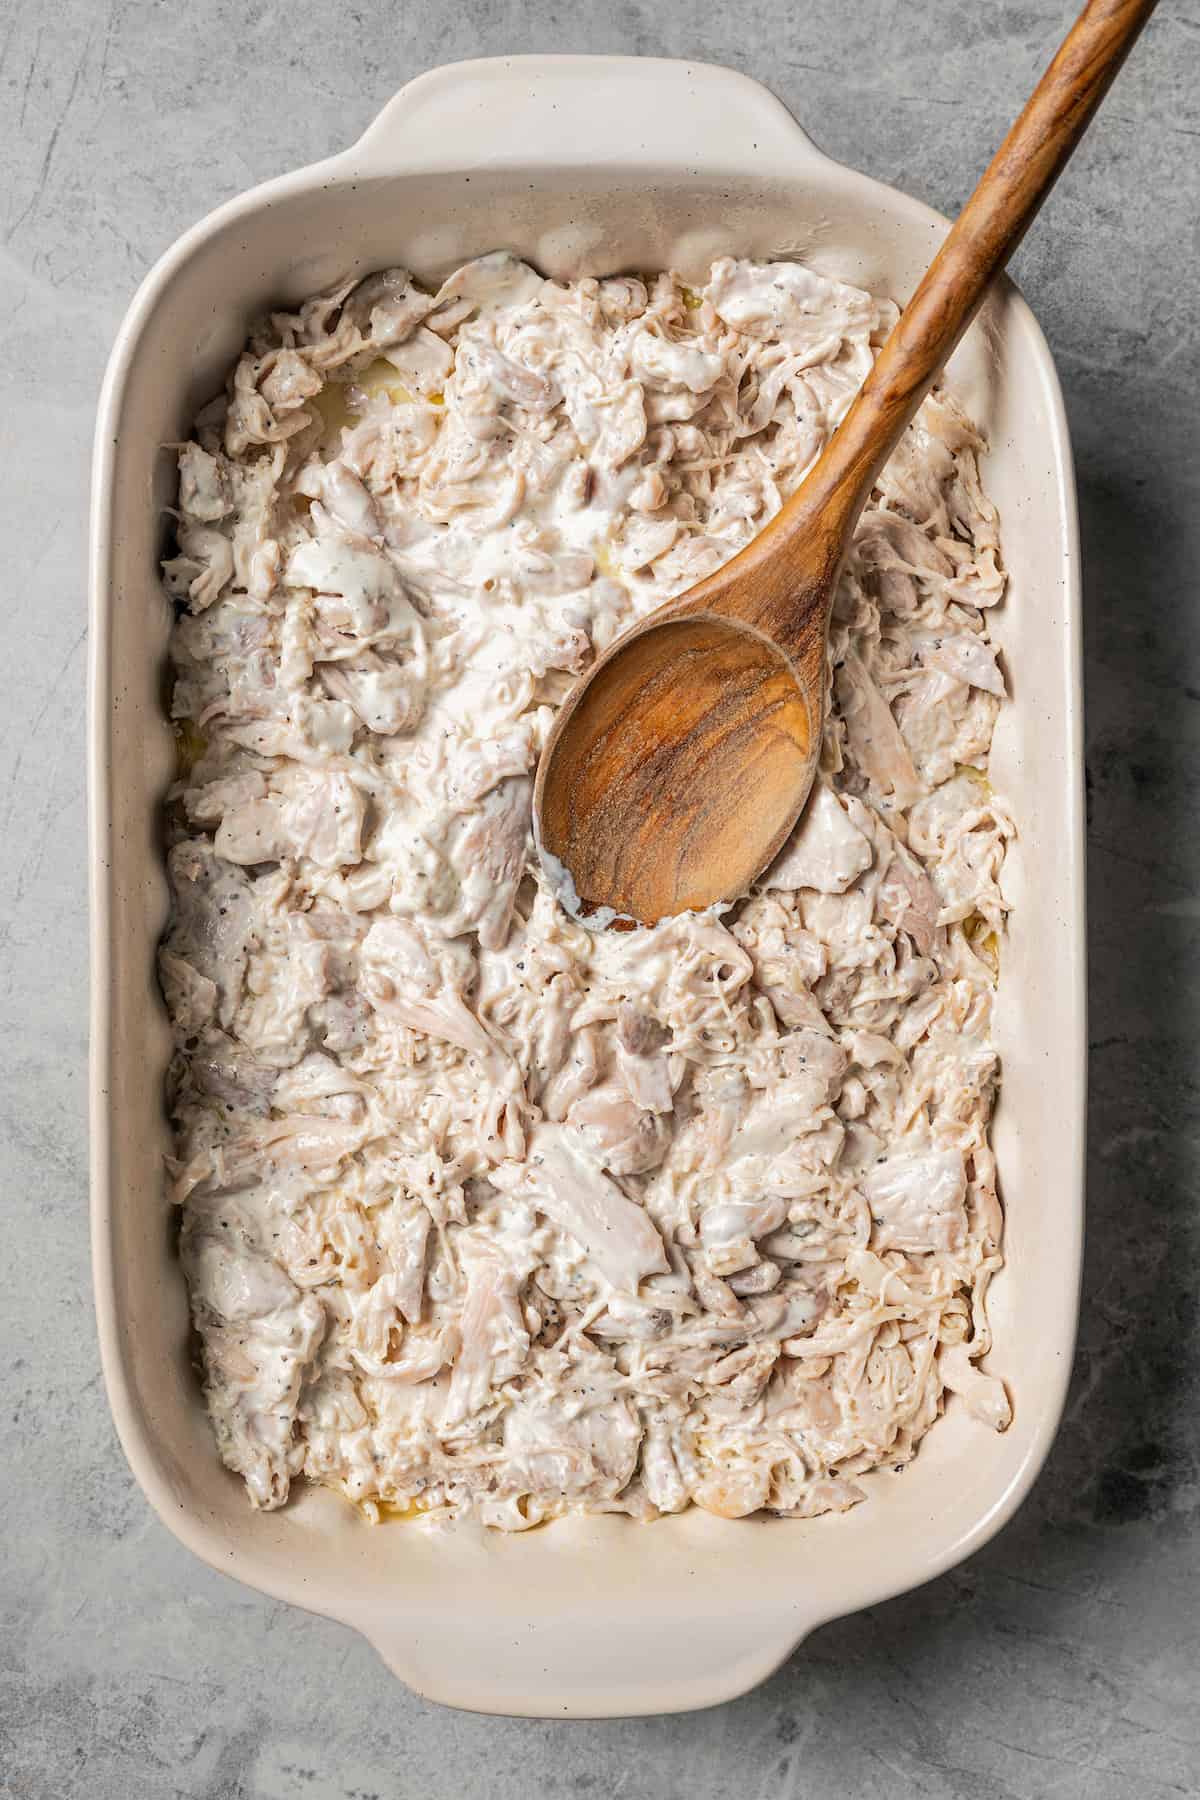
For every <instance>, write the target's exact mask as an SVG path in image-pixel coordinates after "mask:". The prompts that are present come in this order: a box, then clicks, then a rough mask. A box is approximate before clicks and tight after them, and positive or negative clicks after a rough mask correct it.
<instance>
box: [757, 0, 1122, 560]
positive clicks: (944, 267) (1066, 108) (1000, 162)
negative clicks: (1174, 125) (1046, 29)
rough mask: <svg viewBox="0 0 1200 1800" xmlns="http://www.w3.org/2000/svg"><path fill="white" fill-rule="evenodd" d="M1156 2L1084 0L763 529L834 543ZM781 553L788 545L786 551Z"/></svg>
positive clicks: (848, 526) (842, 534)
mask: <svg viewBox="0 0 1200 1800" xmlns="http://www.w3.org/2000/svg"><path fill="white" fill-rule="evenodd" d="M1155 4H1156V0H1088V4H1087V5H1086V6H1085V7H1084V9H1083V11H1082V12H1081V13H1080V15H1079V17H1078V19H1077V20H1076V22H1075V24H1074V25H1073V26H1072V28H1071V30H1070V31H1069V32H1068V34H1067V36H1066V38H1065V39H1064V41H1063V44H1062V46H1061V48H1060V49H1059V51H1058V54H1057V55H1056V56H1055V58H1054V60H1053V62H1052V63H1051V64H1050V66H1049V68H1048V69H1047V70H1046V73H1045V74H1044V75H1043V76H1042V79H1041V80H1040V81H1039V83H1038V85H1037V87H1036V88H1035V89H1034V91H1033V94H1032V95H1031V97H1030V99H1029V102H1028V104H1027V105H1026V107H1025V110H1024V111H1023V112H1022V114H1021V116H1020V118H1019V119H1018V120H1017V122H1016V124H1015V125H1014V126H1013V127H1012V130H1011V131H1010V132H1009V134H1008V136H1007V137H1006V138H1005V140H1004V142H1003V143H1002V144H1001V146H1000V148H999V150H998V151H997V152H996V155H995V157H994V158H993V159H992V162H991V165H990V166H989V168H988V170H987V173H986V174H985V175H984V177H983V179H982V181H981V182H980V183H979V186H978V187H977V188H976V189H975V192H974V193H973V194H972V195H971V198H970V199H969V200H968V201H967V204H966V205H965V206H964V207H963V210H962V212H961V213H960V214H959V216H958V219H957V221H956V222H955V224H954V225H953V226H952V227H951V230H950V233H949V235H948V237H947V238H946V239H945V241H944V243H943V244H942V247H941V249H940V250H939V251H938V253H937V255H936V256H935V257H934V259H933V261H932V263H931V264H930V266H929V268H928V270H927V271H926V273H925V275H924V277H923V279H922V281H921V284H920V286H919V287H918V288H917V291H916V293H915V294H914V295H913V297H912V299H911V300H910V301H909V303H908V305H907V306H906V307H905V308H904V311H903V312H902V313H901V315H900V319H899V321H898V322H897V324H896V326H895V327H894V329H893V331H892V332H891V335H890V336H889V337H888V339H887V341H886V343H885V344H884V346H883V348H882V350H881V351H880V352H879V355H878V357H877V358H876V360H875V364H874V367H873V368H872V370H871V372H870V374H869V375H868V376H867V379H866V380H865V382H864V383H863V385H862V387H861V388H860V389H859V392H858V394H857V396H856V398H855V400H854V402H853V404H852V405H851V407H850V410H849V411H848V412H847V414H846V416H845V418H844V419H843V420H842V422H841V424H840V425H839V427H838V429H837V431H836V432H835V433H834V435H833V437H832V438H831V439H830V441H829V443H828V445H827V446H826V448H825V451H824V454H823V455H822V456H821V458H820V460H819V461H818V462H817V463H816V465H815V467H814V468H813V469H812V470H811V471H810V472H809V474H808V476H807V477H806V478H805V480H804V482H803V483H802V484H801V486H800V488H799V489H798V490H797V492H796V493H795V494H794V495H793V496H792V498H791V500H790V501H789V502H788V503H787V505H786V506H785V507H784V508H783V509H782V511H781V513H779V514H778V515H777V517H776V519H775V521H774V526H775V529H774V530H773V531H772V536H773V538H774V539H775V542H776V543H778V542H779V538H780V535H781V534H782V533H786V535H788V536H791V535H792V533H793V532H800V533H803V534H805V535H807V534H809V533H810V532H811V531H813V530H814V529H816V530H819V531H820V533H821V535H822V536H823V537H825V538H826V540H827V542H828V543H829V544H830V547H831V549H833V547H834V545H835V544H836V545H837V546H838V548H840V544H841V541H842V540H843V539H844V538H845V537H846V536H847V535H848V533H849V531H850V529H851V528H852V527H853V524H854V522H855V520H856V519H857V517H858V514H859V512H860V510H861V509H862V507H863V505H864V504H865V503H866V500H867V498H868V496H869V494H870V492H871V488H872V487H873V485H874V483H875V479H876V477H877V476H878V474H879V471H880V470H881V469H882V467H883V465H884V463H885V462H886V461H887V459H888V457H889V456H890V455H891V453H892V451H893V450H894V449H895V447H896V445H897V443H898V442H899V440H900V437H901V435H902V434H903V432H904V429H905V427H906V426H907V425H908V424H909V422H910V420H911V419H912V417H913V414H914V413H915V412H916V410H917V407H918V406H919V405H920V403H921V401H922V400H923V399H924V397H925V394H926V393H927V392H928V390H929V388H930V387H931V386H932V384H933V382H934V379H935V378H936V376H937V374H938V372H939V370H940V369H941V368H942V366H943V365H944V363H945V362H946V361H947V359H948V358H949V356H950V354H951V352H952V351H953V349H954V346H955V345H956V344H957V342H958V340H959V338H960V337H961V336H962V334H963V332H964V331H965V330H966V328H967V326H968V325H969V324H970V322H971V320H972V318H973V317H974V315H975V313H976V311H977V310H978V308H979V305H980V303H981V301H982V300H983V298H984V295H985V293H986V292H987V288H988V285H989V283H990V282H991V280H992V278H993V276H994V275H996V274H998V273H999V271H1000V270H1001V269H1002V268H1003V267H1004V265H1005V263H1006V262H1007V261H1008V259H1009V257H1010V256H1011V255H1012V253H1013V251H1014V250H1015V249H1016V247H1017V245H1018V244H1019V243H1020V241H1021V239H1022V237H1023V236H1024V234H1025V232H1026V230H1027V229H1028V227H1029V225H1030V224H1031V223H1032V221H1033V219H1034V216H1035V215H1036V213H1037V211H1038V208H1039V207H1040V206H1041V204H1042V201H1043V200H1044V199H1045V198H1046V195H1047V194H1048V193H1049V192H1050V189H1051V188H1052V187H1053V185H1054V183H1055V181H1056V180H1057V179H1058V176H1059V174H1060V173H1061V171H1062V169H1063V167H1064V165H1065V164H1066V162H1067V159H1068V158H1069V157H1070V155H1071V152H1072V151H1073V150H1074V148H1075V146H1076V144H1077V143H1078V142H1079V140H1080V138H1081V137H1082V136H1083V133H1084V131H1085V129H1086V128H1087V125H1088V122H1089V121H1090V119H1091V117H1092V114H1093V113H1094V112H1095V110H1096V108H1097V107H1098V106H1099V104H1100V102H1101V100H1102V99H1103V98H1104V95H1105V94H1106V93H1107V91H1108V88H1109V85H1110V84H1111V82H1112V81H1113V79H1114V77H1115V76H1116V73H1117V71H1118V69H1119V68H1120V66H1121V64H1122V62H1123V61H1124V60H1125V57H1126V56H1127V55H1128V53H1129V51H1130V49H1131V48H1132V47H1133V43H1134V40H1135V39H1136V37H1137V35H1138V33H1139V32H1140V31H1141V29H1142V27H1143V26H1144V25H1145V23H1146V21H1147V20H1148V19H1149V17H1150V14H1151V13H1152V12H1153V11H1154V7H1155ZM785 555H786V552H785Z"/></svg>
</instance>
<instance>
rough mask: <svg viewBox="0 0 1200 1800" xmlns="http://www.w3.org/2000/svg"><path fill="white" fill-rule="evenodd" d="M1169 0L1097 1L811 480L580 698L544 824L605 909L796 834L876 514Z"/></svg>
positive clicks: (648, 912) (735, 889)
mask: <svg viewBox="0 0 1200 1800" xmlns="http://www.w3.org/2000/svg"><path fill="white" fill-rule="evenodd" d="M1154 4H1155V0H1089V4H1088V5H1087V6H1085V7H1084V9H1083V11H1082V13H1081V14H1080V15H1079V18H1078V20H1077V21H1076V23H1075V25H1074V27H1073V28H1072V30H1071V32H1070V33H1069V35H1068V36H1067V38H1066V40H1065V42H1064V43H1063V45H1062V48H1061V49H1060V50H1059V52H1058V54H1057V56H1056V57H1055V58H1054V61H1053V62H1052V63H1051V64H1050V67H1049V68H1048V69H1047V70H1046V73H1045V75H1043V77H1042V79H1041V81H1040V82H1039V83H1038V86H1037V88H1036V89H1035V91H1034V93H1033V96H1032V98H1031V99H1030V101H1029V103H1028V105H1027V106H1026V108H1025V110H1024V112H1023V113H1022V114H1021V116H1020V118H1019V119H1018V120H1017V122H1016V124H1015V125H1014V126H1013V128H1012V130H1011V131H1010V132H1009V134H1008V136H1007V137H1006V138H1005V140H1004V142H1003V144H1002V145H1001V146H1000V149H999V151H998V153H997V155H996V157H995V159H994V160H993V162H992V164H991V167H990V168H989V169H988V171H987V173H986V174H985V175H984V177H983V180H982V181H981V182H980V184H979V186H978V187H977V188H976V190H975V192H974V193H973V194H972V196H971V198H970V199H969V200H968V201H967V204H966V206H965V207H964V208H963V210H962V212H961V213H960V215H959V218H958V220H957V223H956V224H955V225H954V226H953V228H952V229H951V231H950V233H949V236H948V237H947V238H946V240H945V242H944V243H943V245H942V247H941V249H940V250H939V251H938V254H937V256H936V257H935V258H934V260H933V262H932V263H931V265H930V267H929V269H928V271H927V273H926V275H925V277H924V279H923V280H922V282H921V284H920V286H919V287H918V288H917V291H916V293H915V294H914V295H913V297H912V299H911V300H910V301H909V303H908V305H907V306H906V307H905V309H904V311H903V313H902V314H901V316H900V319H899V322H898V323H897V325H896V327H895V329H894V330H893V331H892V333H891V335H890V336H889V338H888V339H887V341H886V343H885V344H884V346H883V348H882V350H881V351H880V353H879V355H878V357H877V358H876V361H875V364H874V367H873V368H872V370H871V372H870V374H869V375H868V376H867V379H866V380H865V382H864V383H863V385H862V387H861V388H860V390H859V392H858V394H857V396H856V398H855V400H854V402H853V404H852V405H851V407H850V409H849V411H848V412H847V413H846V416H845V418H844V419H843V420H842V422H841V424H840V425H839V426H838V428H837V430H836V431H835V432H834V434H833V436H832V437H831V438H830V440H829V443H828V444H827V445H826V447H825V450H824V452H823V453H822V455H821V456H820V457H819V459H818V460H817V462H816V463H815V464H814V466H813V468H812V469H811V470H810V471H809V473H808V475H807V476H806V477H805V479H804V481H803V482H802V483H801V485H800V487H799V488H798V489H797V491H796V493H795V494H793V495H792V497H791V499H790V500H788V501H787V503H786V505H784V506H783V507H782V509H781V510H780V511H779V512H778V513H777V514H776V516H775V518H774V519H772V521H771V522H770V524H769V525H767V526H766V528H765V529H764V530H763V531H761V532H760V533H759V535H758V536H757V537H756V538H754V539H753V541H752V542H751V543H749V544H747V546H746V548H745V549H744V550H741V551H739V552H738V554H737V555H736V556H734V557H733V558H731V560H730V561H729V562H727V563H726V564H725V565H724V567H722V568H720V569H718V570H717V572H716V573H715V574H714V575H710V576H708V577H706V579H705V580H703V581H700V582H697V584H696V585H695V587H693V588H690V589H689V590H688V592H687V593H686V594H684V595H683V596H682V597H681V598H679V599H676V600H672V601H669V602H667V604H666V605H665V606H663V607H661V608H659V610H658V611H657V612H655V613H653V614H651V616H650V617H649V618H648V619H646V620H644V621H643V622H642V623H641V624H639V625H637V626H635V627H634V629H633V630H631V631H628V632H626V633H625V634H624V635H623V636H622V637H621V638H619V639H618V641H617V642H616V643H615V644H614V645H613V646H612V647H611V648H610V649H609V650H608V652H607V653H606V654H605V655H604V656H602V657H601V658H600V659H599V661H598V662H597V663H596V664H595V665H594V666H593V668H592V669H591V671H590V672H589V674H588V675H586V676H585V677H584V679H583V680H582V681H581V682H580V683H579V684H578V686H576V687H575V688H574V689H573V690H572V692H571V693H570V694H569V695H568V696H567V699H566V701H565V702H564V704H563V706H562V708H561V710H560V711H559V714H558V717H557V719H556V721H555V724H554V728H553V730H552V731H551V734H550V737H549V739H548V741H547V744H546V747H545V750H544V751H543V753H542V758H541V763H540V765H539V768H538V773H537V781H536V784H535V788H534V830H535V835H536V837H537V841H538V846H539V849H540V851H541V854H542V857H543V861H544V863H545V866H546V868H547V872H548V874H549V875H550V878H551V880H552V882H553V883H554V885H555V887H556V889H557V891H558V892H559V893H560V895H561V897H562V898H563V899H564V902H565V903H566V904H567V905H568V906H569V907H570V909H571V910H572V911H576V912H577V913H578V914H579V915H580V916H582V917H587V916H589V915H590V918H589V922H590V923H592V924H595V925H603V924H605V923H607V922H609V921H610V920H611V919H612V918H613V917H614V915H615V916H616V917H617V918H618V919H624V920H626V921H633V920H636V921H640V922H642V923H643V924H648V925H649V924H654V923H655V922H656V921H657V920H659V919H662V918H666V917H668V916H670V915H671V914H673V913H679V912H684V911H687V910H689V909H693V908H695V909H698V908H701V907H706V906H711V905H712V904H713V903H714V902H716V901H719V900H732V899H735V898H736V897H737V896H738V895H740V894H743V893H744V892H745V891H746V889H747V888H748V887H749V886H750V884H751V882H752V881H754V880H755V878H756V877H757V876H758V875H760V874H761V873H762V871H763V870H764V869H765V868H766V867H767V866H768V864H769V863H770V862H771V861H772V860H773V859H774V857H775V856H776V855H777V854H778V852H779V850H780V849H781V848H782V846H783V844H784V842H785V840H786V838H787V837H788V835H789V833H790V832H791V830H792V828H793V826H794V825H795V823H796V821H797V819H798V818H799V816H800V813H801V811H802V809H803V807H804V803H805V801H806V800H807V798H808V794H809V790H810V788H811V786H812V781H813V776H814V773H815V771H816V763H817V756H818V752H819V750H820V745H821V730H822V723H823V718H824V707H825V692H826V686H827V681H826V669H825V660H826V658H825V644H826V636H827V632H828V626H829V615H830V610H831V608H832V605H833V598H834V591H835V588H836V585H837V579H838V574H839V572H840V569H841V565H842V559H843V557H844V555H845V552H846V549H847V546H848V545H849V542H850V538H851V536H852V534H853V531H854V527H855V524H856V523H857V521H858V516H859V514H860V512H861V511H862V509H863V506H864V505H865V504H866V501H867V498H868V497H869V495H870V493H871V489H872V487H873V486H874V484H875V480H876V477H877V476H878V474H879V472H880V470H881V469H882V467H883V465H884V463H885V462H886V461H887V459H888V457H889V456H890V455H891V453H892V451H893V450H894V449H895V447H896V444H897V443H898V441H899V439H900V437H901V434H902V433H903V431H904V429H905V427H906V426H907V425H908V424H909V421H910V420H911V419H912V416H913V414H914V413H915V412H916V410H917V407H918V406H919V405H920V403H921V401H922V400H923V399H924V397H925V395H926V393H927V392H928V390H929V388H930V387H931V386H932V384H933V381H934V379H935V378H936V376H937V374H938V372H939V370H940V369H941V368H942V366H943V364H944V363H945V362H946V360H947V358H948V357H949V356H950V353H951V351H952V350H953V349H954V346H955V345H956V344H957V342H958V340H959V338H960V337H961V336H962V334H963V332H964V331H965V330H966V328H967V326H968V324H969V323H970V321H971V319H972V318H973V317H974V315H975V312H976V311H977V309H978V307H979V305H980V303H981V301H982V300H983V297H984V295H985V293H986V291H987V288H988V284H989V283H990V282H991V280H992V277H993V276H994V275H996V274H997V273H998V271H999V270H1001V269H1002V268H1003V267H1004V265H1005V263H1006V262H1007V261H1008V259H1009V257H1010V256H1011V255H1012V253H1013V251H1014V250H1015V249H1016V247H1017V244H1018V243H1019V242H1020V240H1021V238H1022V236H1023V235H1024V232H1025V230H1026V228H1027V227H1028V225H1029V224H1030V222H1031V221H1032V219H1033V217H1034V215H1035V214H1036V212H1037V210H1038V207H1039V206H1040V205H1041V203H1042V201H1043V200H1044V199H1045V197H1046V195H1047V193H1048V192H1049V191H1050V188H1051V187H1052V186H1053V184H1054V182H1055V180H1056V179H1057V177H1058V174H1059V172H1060V170H1061V169H1062V168H1063V166H1064V164H1065V163H1066V161H1067V158H1068V157H1069V156H1070V154H1071V152H1072V151H1073V150H1074V148H1075V146H1076V144H1077V143H1078V142H1079V139H1080V138H1081V136H1082V135H1083V132H1084V129H1085V128H1086V126H1087V124H1088V121H1089V119H1090V118H1091V116H1092V114H1093V112H1094V111H1095V110H1096V107H1097V106H1098V105H1099V103H1100V101H1101V99H1102V98H1103V96H1104V94H1105V93H1106V91H1107V89H1108V87H1109V84H1110V83H1111V82H1112V80H1113V78H1114V76H1115V75H1116V73H1117V70H1118V69H1119V68H1120V66H1121V63H1122V62H1123V60H1124V58H1125V56H1126V55H1127V53H1128V51H1129V50H1130V48H1131V47H1132V45H1133V42H1134V40H1135V38H1136V37H1137V35H1138V33H1139V31H1140V30H1141V29H1142V26H1143V25H1144V24H1145V23H1146V21H1147V19H1148V18H1149V17H1150V14H1151V12H1152V11H1153V10H1154ZM610 909H611V910H610Z"/></svg>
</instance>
